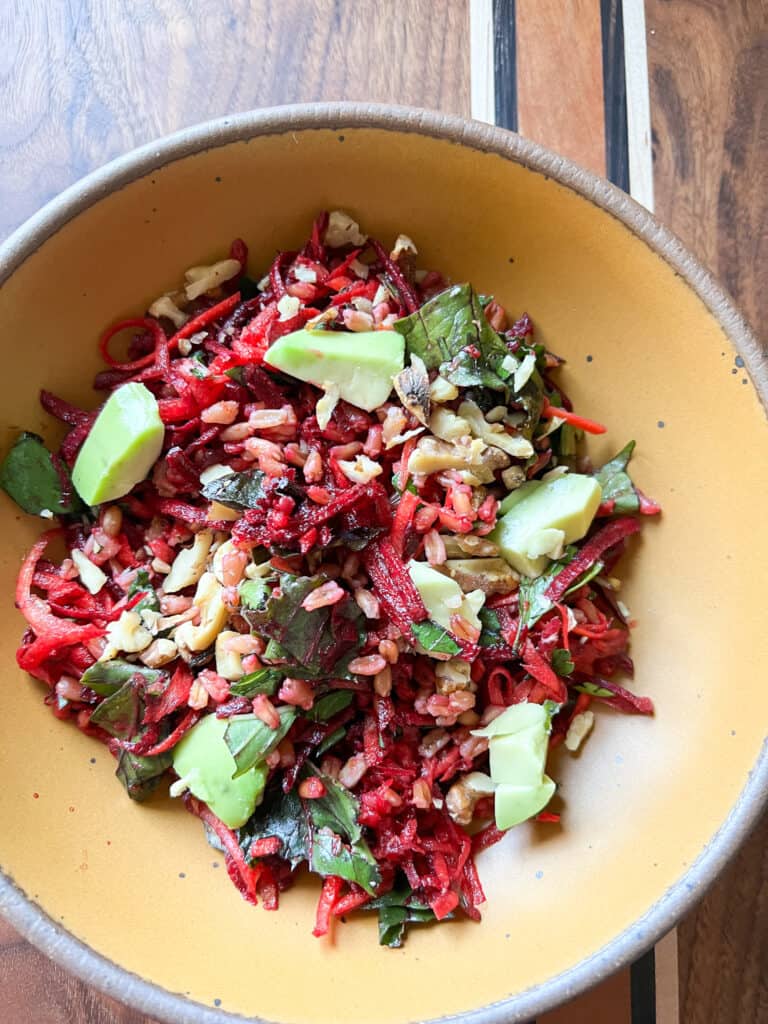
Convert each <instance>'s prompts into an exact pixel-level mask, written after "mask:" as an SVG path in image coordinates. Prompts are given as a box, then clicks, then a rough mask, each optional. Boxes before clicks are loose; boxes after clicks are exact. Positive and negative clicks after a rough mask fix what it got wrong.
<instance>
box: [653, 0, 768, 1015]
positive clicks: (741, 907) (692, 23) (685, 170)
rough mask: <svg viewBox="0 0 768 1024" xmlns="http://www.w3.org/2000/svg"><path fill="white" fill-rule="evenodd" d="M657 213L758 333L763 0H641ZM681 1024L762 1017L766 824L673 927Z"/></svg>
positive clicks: (766, 25)
mask: <svg viewBox="0 0 768 1024" xmlns="http://www.w3.org/2000/svg"><path fill="white" fill-rule="evenodd" d="M646 18H647V28H648V54H649V64H650V89H651V120H652V128H653V153H654V179H655V182H654V184H655V193H656V212H657V215H658V216H659V217H660V219H661V220H662V221H664V222H665V223H666V224H668V225H669V226H670V227H671V228H672V230H673V231H675V232H676V233H677V234H678V235H679V236H680V238H681V239H682V241H683V242H684V243H685V244H686V245H687V246H689V248H690V249H691V250H692V251H693V252H694V253H695V254H696V255H697V256H698V257H699V258H700V259H701V260H702V261H703V262H704V263H705V264H706V265H708V266H709V268H710V269H711V270H712V271H713V272H714V273H715V275H716V276H717V277H718V278H719V279H720V281H721V282H722V283H723V284H724V286H725V287H726V288H727V289H728V290H729V291H730V292H731V294H732V295H733V297H734V298H735V299H736V301H737V302H738V303H739V304H740V305H741V307H742V309H743V310H744V312H745V313H746V315H747V317H748V319H750V320H751V322H752V324H753V326H754V327H755V329H756V330H757V332H758V333H759V334H761V335H762V337H764V338H765V337H766V336H767V335H768V259H767V257H768V229H767V226H768V197H767V195H766V167H767V166H768V3H766V0H739V2H736V0H734V2H727V0H720V2H716V0H709V2H707V0H678V2H677V3H675V4H670V3H666V2H664V0H648V2H647V4H646ZM678 934H679V960H680V1005H681V1019H682V1020H683V1021H685V1024H709V1022H711V1021H727V1022H728V1024H753V1022H754V1024H756V1022H758V1021H768V817H765V818H764V819H763V821H762V823H761V824H760V825H759V827H758V828H757V829H756V831H755V833H754V835H753V836H752V838H751V839H750V840H749V842H748V843H747V844H746V845H745V847H744V848H743V850H742V851H741V853H740V854H739V856H738V857H737V858H736V860H735V861H734V862H733V864H732V865H731V866H730V867H729V869H728V870H727V871H726V873H725V874H724V875H723V877H722V878H721V879H720V881H719V882H717V884H716V885H715V886H714V887H713V888H712V889H711V891H710V892H709V894H708V895H707V896H706V897H705V899H704V900H703V902H702V903H701V904H699V906H698V908H697V909H696V910H695V911H694V912H693V913H692V914H690V915H689V917H688V918H687V919H686V920H684V921H683V922H682V923H681V925H680V927H679V929H678Z"/></svg>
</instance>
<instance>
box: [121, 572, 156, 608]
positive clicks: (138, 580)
mask: <svg viewBox="0 0 768 1024" xmlns="http://www.w3.org/2000/svg"><path fill="white" fill-rule="evenodd" d="M136 594H143V595H144V597H142V599H141V600H140V601H139V602H138V603H137V604H135V605H134V606H133V611H135V612H141V611H144V609H145V608H146V609H147V610H148V611H150V612H159V611H160V602H159V601H158V599H157V594H156V593H155V590H154V587H153V586H152V584H151V583H150V582H149V573H148V572H147V570H146V569H139V571H138V572H137V573H136V577H135V579H134V581H133V583H131V585H130V587H129V588H128V597H134V596H135V595H136Z"/></svg>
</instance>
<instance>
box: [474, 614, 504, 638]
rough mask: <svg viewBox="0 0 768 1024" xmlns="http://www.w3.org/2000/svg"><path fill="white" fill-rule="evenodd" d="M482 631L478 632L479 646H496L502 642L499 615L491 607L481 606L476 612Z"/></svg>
mask: <svg viewBox="0 0 768 1024" xmlns="http://www.w3.org/2000/svg"><path fill="white" fill-rule="evenodd" d="M478 618H479V619H480V625H481V627H482V632H481V633H480V646H481V647H497V646H499V645H500V644H503V643H504V638H503V637H502V635H501V623H500V622H499V616H498V615H497V614H496V612H495V611H494V610H493V608H486V607H482V608H481V609H480V611H479V612H478Z"/></svg>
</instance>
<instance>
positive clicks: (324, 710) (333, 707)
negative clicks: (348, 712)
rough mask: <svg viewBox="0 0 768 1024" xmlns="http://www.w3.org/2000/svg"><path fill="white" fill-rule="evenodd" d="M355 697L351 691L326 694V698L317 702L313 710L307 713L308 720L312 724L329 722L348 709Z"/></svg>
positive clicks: (321, 698) (335, 691)
mask: <svg viewBox="0 0 768 1024" xmlns="http://www.w3.org/2000/svg"><path fill="white" fill-rule="evenodd" d="M354 696H355V695H354V693H353V692H352V691H351V690H334V691H333V692H332V693H326V694H325V696H324V697H320V698H319V700H316V701H315V703H314V705H313V706H312V709H311V710H310V711H308V712H307V718H309V719H310V721H312V722H327V721H328V719H329V718H333V716H334V715H338V713H339V712H340V711H343V710H344V708H348V707H349V705H350V704H351V703H352V700H353V698H354Z"/></svg>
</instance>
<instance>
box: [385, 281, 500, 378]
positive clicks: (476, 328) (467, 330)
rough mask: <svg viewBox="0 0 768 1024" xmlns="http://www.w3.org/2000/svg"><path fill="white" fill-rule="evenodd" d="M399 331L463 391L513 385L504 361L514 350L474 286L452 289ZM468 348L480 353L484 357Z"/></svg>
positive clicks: (405, 319) (408, 319)
mask: <svg viewBox="0 0 768 1024" xmlns="http://www.w3.org/2000/svg"><path fill="white" fill-rule="evenodd" d="M394 327H395V330H396V331H398V332H399V333H400V334H402V335H403V337H404V338H405V344H406V348H407V350H408V352H409V353H410V354H411V355H417V356H420V357H421V358H422V359H423V360H424V363H425V365H426V367H427V369H428V370H436V369H439V371H440V375H441V376H442V377H445V378H446V379H447V380H449V381H451V383H453V384H456V385H457V386H458V387H474V386H478V385H479V386H482V387H487V388H492V389H493V390H494V391H500V390H504V389H505V388H506V387H507V384H506V381H507V379H508V378H509V376H510V371H509V370H507V369H506V368H505V367H504V366H503V365H502V363H503V362H504V360H505V359H506V357H507V356H508V355H509V350H508V349H507V346H506V345H505V344H504V342H503V341H502V339H501V338H500V337H499V335H498V334H497V333H496V331H494V329H493V328H492V327H491V325H490V324H489V323H488V321H487V319H486V317H485V313H484V312H483V307H482V304H481V302H480V300H479V298H478V296H477V295H476V294H475V292H474V291H473V290H472V286H471V285H469V284H457V285H452V286H451V287H450V288H448V289H446V290H445V291H444V292H441V293H440V294H439V295H435V297H434V298H432V299H430V300H429V301H428V302H425V303H424V305H423V306H422V307H421V308H420V309H418V310H416V312H415V313H411V315H410V316H407V317H403V318H402V319H401V320H397V321H396V322H395V325H394ZM467 346H473V347H474V348H475V349H477V350H478V351H479V356H475V355H472V354H471V352H469V351H467Z"/></svg>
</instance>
